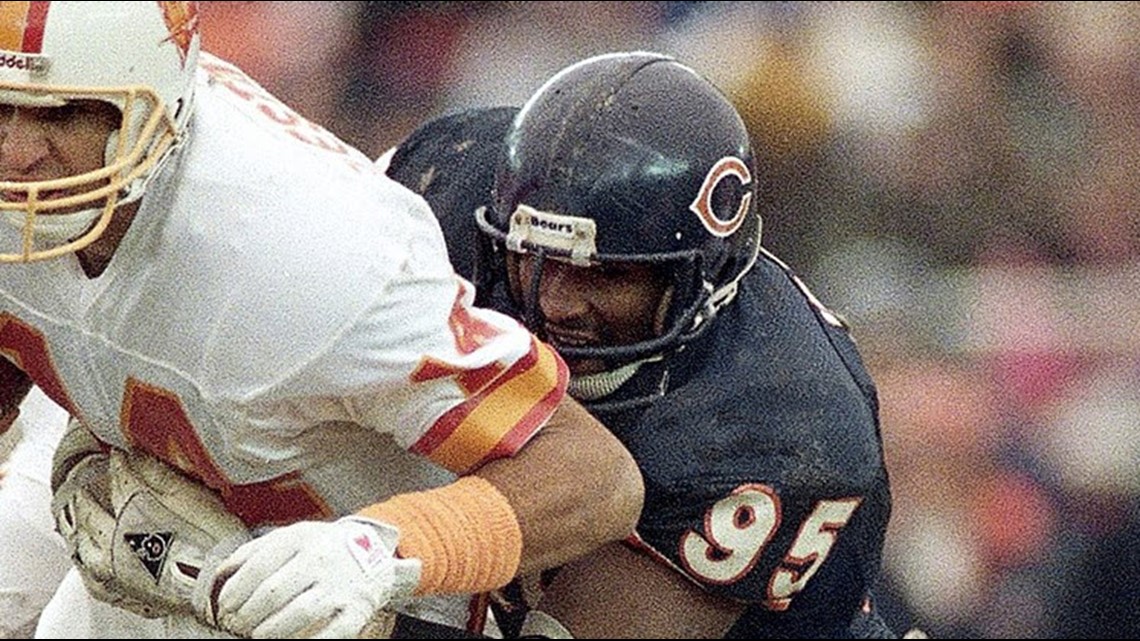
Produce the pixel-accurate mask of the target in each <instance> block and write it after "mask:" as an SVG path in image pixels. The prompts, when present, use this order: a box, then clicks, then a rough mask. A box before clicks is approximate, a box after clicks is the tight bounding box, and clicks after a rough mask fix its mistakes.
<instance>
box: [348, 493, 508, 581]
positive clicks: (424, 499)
mask: <svg viewBox="0 0 1140 641" xmlns="http://www.w3.org/2000/svg"><path fill="white" fill-rule="evenodd" d="M357 514H359V515H360V516H364V517H367V518H371V519H376V520H378V521H383V522H385V523H390V524H392V525H395V526H396V527H397V528H399V530H400V542H399V544H398V545H397V546H396V547H397V552H398V553H399V554H400V556H402V557H404V558H417V559H419V560H420V562H421V563H422V566H423V567H422V569H421V575H420V584H419V586H418V587H417V588H416V592H415V593H416V595H417V596H419V595H423V594H443V593H475V592H487V591H489V590H495V589H497V588H501V587H503V586H504V585H506V584H507V583H509V582H510V581H511V579H513V578H514V577H515V574H516V573H517V572H518V568H519V562H520V561H521V560H522V529H521V528H520V527H519V521H518V517H517V516H516V515H515V510H514V508H512V507H511V504H510V503H509V502H508V501H507V497H505V496H503V495H502V493H501V492H499V490H498V489H497V488H496V487H495V486H494V485H492V484H491V483H490V482H488V481H486V480H484V479H482V478H480V477H478V476H464V477H462V478H460V479H459V480H457V481H455V482H454V483H451V484H450V485H445V486H443V487H439V488H435V489H432V490H425V491H423V492H409V493H407V494H398V495H396V496H393V497H392V498H390V499H388V500H386V501H383V502H381V503H376V504H375V505H369V506H368V507H366V508H364V509H362V510H360V511H359V512H357Z"/></svg>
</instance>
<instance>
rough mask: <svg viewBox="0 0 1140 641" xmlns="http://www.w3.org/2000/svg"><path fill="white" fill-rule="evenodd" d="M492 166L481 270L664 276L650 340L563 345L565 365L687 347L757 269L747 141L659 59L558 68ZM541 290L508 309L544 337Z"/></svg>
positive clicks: (685, 70) (712, 93)
mask: <svg viewBox="0 0 1140 641" xmlns="http://www.w3.org/2000/svg"><path fill="white" fill-rule="evenodd" d="M499 157H500V164H499V167H498V170H497V172H496V177H495V186H494V192H493V194H492V196H493V198H492V203H493V206H492V207H489V208H484V209H481V210H480V211H479V213H478V215H477V220H478V224H479V227H480V229H481V231H483V232H484V233H485V234H487V235H489V236H490V237H491V239H492V241H493V242H492V243H490V246H491V247H492V252H493V253H494V254H495V255H494V256H492V257H491V258H490V259H488V260H484V261H482V264H481V267H483V268H490V269H496V270H505V269H506V256H507V255H508V254H507V252H521V253H529V254H532V255H534V256H536V258H537V263H538V267H537V269H538V270H541V269H542V264H543V261H544V260H546V259H554V260H564V261H569V262H571V263H574V264H577V265H600V264H604V263H606V262H608V261H620V262H634V263H650V264H657V265H668V266H669V267H670V268H671V278H672V285H671V288H670V291H669V293H668V294H667V295H666V297H665V301H663V303H662V304H663V305H667V306H668V309H663V310H662V313H661V316H662V318H664V319H665V320H664V331H663V332H662V333H661V335H659V336H657V337H656V338H653V339H650V340H646V341H641V342H638V343H635V344H630V345H614V346H605V347H601V346H589V347H580V346H564V347H562V346H560V347H559V351H560V352H561V353H562V354H563V356H565V357H567V358H568V359H574V358H582V359H587V358H601V359H605V360H606V361H607V362H609V363H611V364H612V365H613V366H615V367H616V366H617V365H621V364H623V363H629V362H633V361H636V360H642V359H646V358H650V357H654V356H657V355H660V354H663V353H666V352H668V351H669V350H672V349H675V348H677V347H679V346H681V345H683V344H685V343H686V342H688V341H690V340H692V339H693V338H695V337H696V336H698V335H699V334H701V333H702V332H703V331H704V329H706V328H707V327H708V326H709V324H710V321H712V319H713V318H714V317H715V316H716V314H717V310H718V309H720V308H721V307H722V306H723V305H725V304H727V303H728V302H729V301H731V300H732V299H733V297H734V296H735V293H736V289H737V285H738V283H739V281H740V279H741V278H742V277H743V276H744V274H745V273H747V272H748V270H749V269H750V268H751V267H752V265H753V264H754V262H755V261H756V257H757V253H758V251H759V247H760V230H761V220H760V214H759V212H758V210H757V203H756V182H757V181H756V177H755V169H754V167H753V156H752V150H751V145H750V142H749V136H748V132H747V130H746V129H745V126H744V123H743V121H742V120H741V118H740V116H739V114H738V113H737V111H736V109H735V108H734V107H733V105H732V104H731V103H730V102H729V101H728V99H727V98H726V97H725V96H724V95H723V94H722V93H721V92H720V91H719V90H718V89H717V88H716V87H715V86H713V85H712V84H711V83H710V82H708V81H707V80H706V79H704V78H702V77H701V76H699V75H698V74H697V73H696V72H694V71H693V70H692V69H690V68H689V67H686V66H684V65H682V64H680V63H679V62H677V61H676V60H675V59H673V58H671V57H669V56H665V55H661V54H657V53H650V52H625V53H614V54H606V55H601V56H597V57H593V58H589V59H586V60H584V61H582V62H579V63H577V64H575V65H572V66H570V67H568V68H566V69H564V70H563V71H561V72H559V73H558V74H556V75H555V76H554V77H552V78H551V79H550V80H549V81H548V82H547V83H546V84H545V85H543V86H542V87H541V88H540V89H539V91H538V92H537V93H535V94H534V95H533V96H532V97H531V98H530V99H529V100H528V101H527V103H526V104H525V105H524V106H523V108H522V110H521V111H520V112H519V114H518V115H517V116H516V117H515V119H514V121H513V123H512V125H511V127H510V129H509V130H508V131H507V136H506V141H505V148H504V149H503V150H502V151H501V152H500V156H499ZM504 273H505V272H504V271H500V272H499V274H500V277H499V278H497V280H499V282H505V281H506V279H505V277H503V274H504ZM540 273H541V271H540ZM539 280H540V277H539V278H535V279H533V282H534V283H536V285H535V286H534V287H532V288H531V290H532V291H529V292H522V291H514V292H512V298H513V299H514V303H515V305H516V306H518V308H519V311H520V314H521V315H522V316H523V318H524V319H525V320H526V324H527V325H528V327H529V328H530V329H531V330H532V331H534V332H535V333H537V334H538V335H540V336H542V326H543V319H542V318H541V312H540V311H539V309H538V304H537V282H538V281H539Z"/></svg>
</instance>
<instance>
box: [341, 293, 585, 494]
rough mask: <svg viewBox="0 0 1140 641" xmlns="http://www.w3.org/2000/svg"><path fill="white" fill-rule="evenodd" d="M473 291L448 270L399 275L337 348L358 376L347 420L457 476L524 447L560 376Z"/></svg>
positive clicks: (561, 368)
mask: <svg viewBox="0 0 1140 641" xmlns="http://www.w3.org/2000/svg"><path fill="white" fill-rule="evenodd" d="M473 297H474V288H473V287H472V285H471V284H470V283H468V282H467V281H465V280H463V279H461V278H459V277H458V276H456V275H454V274H452V273H450V272H449V273H448V274H447V275H446V276H443V275H432V274H418V275H416V274H414V272H412V273H408V274H405V275H404V276H402V277H401V278H400V279H399V282H394V283H390V284H389V286H388V287H387V288H385V291H384V292H383V296H382V297H380V298H379V299H378V300H377V302H376V304H375V305H373V306H372V307H371V308H370V309H369V310H368V313H367V314H366V316H365V317H364V318H363V319H362V320H361V321H360V322H359V323H357V325H356V326H355V327H354V329H353V335H352V336H351V337H348V338H347V339H346V340H344V341H343V345H342V346H341V347H339V348H338V349H341V350H349V351H347V352H343V353H342V355H341V356H342V358H341V359H340V360H342V361H343V362H349V363H352V364H353V366H354V369H355V370H356V373H355V376H354V378H357V379H358V380H359V381H360V384H359V385H358V386H357V388H356V389H355V390H354V391H353V392H352V394H351V397H350V398H351V410H352V412H351V413H352V416H353V418H354V419H355V420H356V422H359V423H362V424H364V425H366V426H368V427H369V428H371V429H375V430H379V431H382V432H387V433H390V434H391V435H392V436H393V437H394V438H395V439H396V440H397V441H398V442H399V443H400V444H401V445H402V446H403V447H405V448H406V449H408V450H409V451H411V452H413V453H416V454H419V455H422V456H425V457H427V458H429V459H431V460H432V461H434V462H436V463H438V464H440V465H442V466H443V467H445V468H447V469H449V470H451V471H453V472H455V473H457V474H463V473H466V472H469V471H471V470H473V469H476V468H478V467H479V466H481V465H483V464H484V463H486V462H488V461H490V460H494V459H497V458H501V457H506V456H511V455H513V454H514V453H515V452H517V451H518V450H519V449H520V448H521V447H523V445H524V444H525V443H526V442H527V441H528V440H530V438H531V437H532V436H533V435H534V434H535V433H536V432H537V431H538V430H539V429H540V428H541V427H542V426H543V425H545V423H546V421H547V420H548V419H549V418H550V416H551V414H552V413H553V412H554V409H555V407H556V406H557V405H558V404H559V402H560V401H561V400H562V398H563V396H564V395H565V393H566V386H567V382H568V380H569V373H568V370H567V367H566V364H565V363H564V362H563V361H562V359H561V358H560V357H559V356H558V355H557V353H556V352H555V351H554V350H553V349H552V348H551V347H549V346H548V345H546V344H545V343H543V342H541V341H539V340H537V339H536V338H535V337H534V336H533V335H532V334H531V333H530V332H528V331H526V330H525V329H524V328H523V327H522V326H521V325H520V324H519V323H518V322H516V321H514V320H512V319H510V318H508V317H506V316H504V315H501V314H498V313H496V312H493V311H490V310H486V309H482V308H477V307H474V306H473V305H472V300H473Z"/></svg>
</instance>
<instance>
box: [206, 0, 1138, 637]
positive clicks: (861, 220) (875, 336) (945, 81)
mask: <svg viewBox="0 0 1140 641" xmlns="http://www.w3.org/2000/svg"><path fill="white" fill-rule="evenodd" d="M202 19H203V21H204V25H203V26H204V29H205V34H206V35H205V36H204V46H205V48H206V49H207V50H211V51H214V52H215V53H217V54H219V55H221V56H222V57H225V58H228V59H230V60H232V61H234V62H236V63H238V64H239V65H240V66H242V67H243V68H244V69H245V70H246V71H247V72H249V73H250V74H251V75H252V76H254V78H256V79H258V80H259V81H261V82H262V83H263V84H264V85H265V86H266V87H267V88H269V89H270V90H271V91H273V92H275V93H277V94H278V95H279V96H280V97H282V98H283V99H284V100H285V101H286V102H288V103H290V104H291V105H293V106H294V107H295V108H296V109H297V110H298V111H300V112H301V113H302V114H303V115H305V116H308V117H309V118H310V119H312V120H314V121H316V122H318V123H321V124H323V125H325V126H326V127H327V128H328V129H330V130H332V131H334V132H335V133H337V134H339V135H341V136H342V137H343V138H345V139H346V140H348V141H349V142H351V143H353V144H355V145H356V146H358V147H360V148H361V149H363V150H364V151H365V152H367V153H368V154H370V155H371V156H373V157H375V156H378V155H379V154H380V153H382V152H383V151H384V150H386V149H387V148H388V147H389V146H391V145H393V144H396V143H397V142H399V140H400V139H401V138H402V137H403V136H404V135H406V134H407V133H409V132H410V131H411V130H412V128H413V127H414V126H415V125H416V124H417V123H419V122H421V121H423V120H425V119H427V118H429V117H431V116H435V115H438V114H441V113H445V112H449V111H454V110H457V109H461V108H463V107H467V106H472V105H501V104H514V105H520V104H521V103H522V102H523V100H524V99H525V98H526V97H527V96H528V95H529V94H530V93H531V92H532V91H534V90H535V89H537V88H538V86H539V85H540V84H541V83H542V82H543V81H544V80H545V79H546V78H548V77H549V76H550V75H552V74H553V73H554V72H556V71H557V70H559V69H561V68H562V67H563V66H565V65H567V64H570V63H571V62H574V61H577V60H579V59H581V58H584V57H587V56H590V55H594V54H597V53H602V52H606V51H614V50H631V49H651V50H656V51H661V52H664V53H670V54H673V55H675V56H677V57H678V58H679V59H680V60H681V61H682V62H685V63H687V64H689V65H690V66H692V67H694V68H695V69H697V70H698V71H700V72H701V73H703V74H704V75H705V76H707V77H708V78H709V79H710V80H712V81H713V82H714V83H716V84H717V85H718V86H720V87H721V88H722V89H723V90H724V91H725V93H726V94H727V95H728V96H729V97H730V98H731V99H732V100H733V101H734V102H735V104H736V105H737V107H738V108H739V110H740V112H741V113H742V115H743V116H744V117H745V119H746V121H747V124H748V126H749V129H750V131H751V133H752V135H753V136H754V146H755V149H756V150H757V152H758V157H759V161H760V171H759V174H760V178H761V185H762V196H763V197H762V201H761V202H762V207H763V215H764V220H765V241H764V242H765V245H766V246H767V247H768V248H769V249H770V250H772V251H773V252H774V253H775V254H776V255H778V256H780V257H781V258H783V259H784V260H785V261H786V262H788V263H789V264H791V265H792V266H793V267H794V268H795V269H796V270H797V271H798V272H799V273H800V274H801V275H802V276H803V278H804V280H805V281H806V282H807V283H808V285H809V286H810V287H811V288H812V289H813V290H814V291H815V293H816V294H817V295H819V297H820V298H822V299H823V301H824V302H825V303H827V304H829V305H830V306H832V307H833V308H834V309H835V310H836V311H838V312H839V313H841V314H842V315H844V316H846V317H847V319H848V320H849V321H850V322H851V323H852V325H853V327H854V332H855V336H856V338H857V340H858V341H859V343H860V345H861V347H862V349H863V351H864V353H865V355H866V357H867V359H868V361H869V363H870V365H871V369H872V372H873V374H874V375H875V376H876V379H877V382H878V385H879V389H880V395H881V401H882V419H883V432H884V438H885V443H886V450H887V459H888V464H889V466H890V472H891V475H892V481H893V486H894V497H895V511H894V514H893V517H892V523H891V532H890V536H889V539H888V547H887V550H886V560H885V568H884V575H883V581H882V585H881V586H880V589H879V598H880V605H881V607H882V608H883V609H884V611H885V612H886V613H887V615H888V618H889V620H890V621H891V622H892V624H894V626H895V627H896V628H897V629H899V630H900V631H901V630H905V629H907V628H908V627H911V626H919V627H921V628H923V629H924V630H926V631H927V632H928V633H929V634H931V635H932V636H935V637H943V638H947V637H967V638H1025V637H1034V638H1072V637H1086V638H1137V637H1138V636H1140V552H1138V551H1137V546H1138V545H1140V525H1138V523H1140V509H1138V506H1140V499H1138V497H1140V430H1138V429H1137V423H1138V422H1140V384H1138V383H1140V3H1132V2H802V3H801V2H294V1H291V2H208V3H203V14H202Z"/></svg>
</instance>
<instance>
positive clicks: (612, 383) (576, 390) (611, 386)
mask: <svg viewBox="0 0 1140 641" xmlns="http://www.w3.org/2000/svg"><path fill="white" fill-rule="evenodd" d="M662 358H663V356H661V355H657V356H651V357H649V358H643V359H641V360H638V361H634V362H632V363H626V364H625V365H622V366H621V367H619V368H617V369H613V370H609V371H605V372H598V373H597V374H582V375H581V376H573V375H571V376H570V385H569V389H568V391H569V393H570V396H572V397H574V399H576V400H579V401H596V400H598V399H602V398H605V397H607V396H609V395H610V394H613V393H614V392H616V391H617V389H618V388H619V387H621V386H622V385H624V384H625V383H626V381H628V380H629V379H631V378H633V375H634V374H636V373H637V370H638V369H640V368H641V366H642V365H644V364H646V363H652V362H654V361H659V360H661V359H662Z"/></svg>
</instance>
